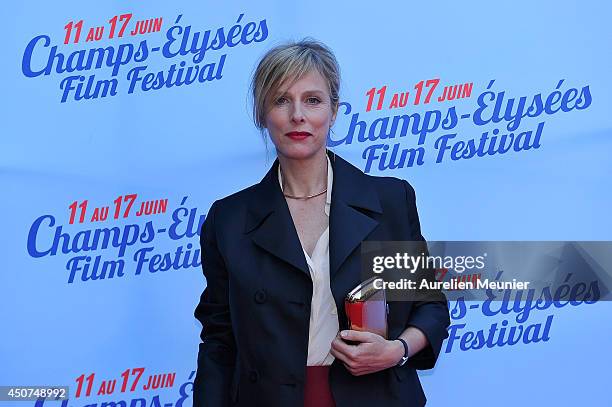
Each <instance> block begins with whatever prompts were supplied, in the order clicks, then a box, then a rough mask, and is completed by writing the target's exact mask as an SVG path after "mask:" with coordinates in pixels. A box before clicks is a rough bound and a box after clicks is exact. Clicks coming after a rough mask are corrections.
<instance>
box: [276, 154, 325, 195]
mask: <svg viewBox="0 0 612 407" xmlns="http://www.w3.org/2000/svg"><path fill="white" fill-rule="evenodd" d="M278 161H279V164H280V168H281V173H282V179H283V192H284V193H285V194H287V195H293V196H309V195H314V194H318V193H320V192H321V191H323V190H325V188H327V154H326V150H323V154H316V155H315V156H313V157H312V158H309V159H306V160H294V159H290V158H286V157H283V156H280V155H279V157H278Z"/></svg>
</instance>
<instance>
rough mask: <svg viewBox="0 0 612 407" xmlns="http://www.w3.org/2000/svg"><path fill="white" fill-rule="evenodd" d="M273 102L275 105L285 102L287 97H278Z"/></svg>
mask: <svg viewBox="0 0 612 407" xmlns="http://www.w3.org/2000/svg"><path fill="white" fill-rule="evenodd" d="M274 103H276V104H277V105H283V104H285V103H287V98H285V97H279V98H278V99H276V101H275V102H274Z"/></svg>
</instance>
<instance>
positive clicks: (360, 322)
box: [344, 277, 388, 339]
mask: <svg viewBox="0 0 612 407" xmlns="http://www.w3.org/2000/svg"><path fill="white" fill-rule="evenodd" d="M376 278H377V277H372V278H370V279H368V280H366V281H364V282H363V283H361V284H359V285H358V286H357V287H355V288H354V289H353V290H351V292H349V293H348V295H347V296H346V298H345V299H344V311H345V312H346V316H347V318H348V324H349V329H352V330H355V331H367V332H372V333H375V334H378V335H380V336H382V337H383V338H385V339H387V312H388V309H387V298H386V296H385V290H384V289H379V288H375V287H374V280H375V279H376Z"/></svg>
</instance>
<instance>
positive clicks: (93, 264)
mask: <svg viewBox="0 0 612 407" xmlns="http://www.w3.org/2000/svg"><path fill="white" fill-rule="evenodd" d="M4 8H5V11H4V13H3V16H4V18H3V24H2V25H1V26H0V27H1V28H0V30H1V32H2V39H3V41H2V54H3V63H2V64H1V65H0V72H1V73H2V76H1V80H2V83H3V86H2V89H3V91H2V94H1V96H0V97H1V99H2V109H1V113H0V117H1V118H2V120H0V129H1V131H0V187H1V190H2V199H0V216H1V219H2V223H1V224H2V234H1V240H2V245H1V246H0V247H1V250H2V262H3V266H2V271H1V272H0V316H1V318H0V321H1V322H2V329H1V332H2V335H1V336H0V386H32V385H38V386H68V387H69V398H68V400H65V401H44V402H43V401H23V402H18V401H16V399H12V400H11V399H8V398H7V399H6V400H5V401H0V406H4V405H19V406H21V405H23V406H25V405H32V406H34V405H36V406H37V407H42V406H43V405H44V406H60V405H61V406H63V407H81V406H111V405H112V406H120V405H122V406H160V407H161V406H164V407H171V406H176V407H181V406H191V404H192V384H193V379H194V376H195V368H196V356H197V350H198V344H199V342H200V338H199V333H200V330H201V326H200V325H199V323H198V322H197V321H196V320H195V319H194V317H193V311H194V308H195V306H196V305H197V302H198V300H199V296H200V294H201V292H202V290H203V289H204V287H205V286H206V281H205V279H204V277H203V275H202V272H201V260H200V248H199V227H200V225H201V224H202V222H203V221H204V219H205V218H206V213H207V211H208V209H209V207H210V205H211V203H212V202H213V201H214V200H216V199H219V198H221V197H224V196H226V195H228V194H230V193H233V192H235V191H237V190H240V189H242V188H245V187H247V186H249V185H251V184H253V183H256V182H258V181H259V180H260V179H261V178H262V177H263V175H264V174H265V172H266V171H267V169H268V168H269V166H270V165H271V164H272V162H273V161H274V158H275V152H274V150H273V148H272V146H271V143H269V142H268V143H265V141H264V140H263V138H262V136H261V134H259V132H258V131H257V130H256V129H255V127H254V125H253V123H252V120H251V116H250V104H249V99H248V86H249V82H250V76H251V74H252V71H253V69H254V68H255V64H256V62H257V60H258V58H259V57H261V56H262V55H263V53H264V52H265V51H266V50H268V49H270V48H271V47H272V46H274V45H277V44H279V43H282V42H285V41H287V40H298V39H302V38H304V37H313V38H315V39H317V40H320V41H322V42H324V43H326V44H327V45H329V46H330V47H331V48H332V49H333V50H334V52H335V53H336V56H337V58H338V61H339V63H340V66H341V70H342V87H341V105H340V109H339V112H338V119H337V121H336V124H335V126H334V128H333V131H332V133H331V134H330V136H329V140H328V144H329V148H330V149H331V150H333V151H335V152H336V153H337V154H339V155H340V156H342V157H344V158H346V159H347V160H349V161H350V162H352V163H353V164H354V165H356V166H357V167H359V168H360V169H362V170H363V171H364V172H366V173H368V174H372V175H384V176H393V177H398V178H402V179H406V180H408V181H409V182H410V183H411V184H412V185H413V186H414V188H415V190H416V193H417V203H418V208H419V213H420V218H421V224H422V229H423V234H424V236H425V238H426V239H428V240H438V241H444V240H516V241H519V240H521V241H524V240H536V241H537V240H548V241H555V240H573V241H577V240H612V216H611V215H610V207H611V203H612V199H611V198H612V188H611V187H612V183H611V182H610V176H611V175H612V161H611V160H610V154H611V153H612V114H611V113H612V96H611V95H612V81H611V80H610V73H611V72H612V54H611V53H610V39H611V38H612V29H611V28H610V24H609V16H610V15H611V13H612V7H611V6H610V5H609V3H608V2H605V1H582V2H578V1H555V2H553V1H542V2H533V1H523V0H519V1H514V2H510V3H507V4H497V3H495V4H493V3H491V2H488V1H474V2H454V1H440V2H424V1H423V2H404V1H395V2H387V1H379V2H375V3H363V4H359V3H355V2H329V1H318V0H313V1H308V2H293V3H291V2H290V3H287V2H280V1H259V2H227V3H219V2H210V1H204V2H202V1H189V2H177V3H171V2H167V1H151V2H145V3H142V2H110V1H108V2H96V3H95V4H94V3H88V2H77V1H63V2H59V3H58V2H23V3H20V2H13V3H10V4H6V5H5V7H4ZM564 282H565V285H564V288H563V289H567V290H571V289H574V287H575V284H573V282H572V278H571V274H570V275H568V276H566V280H565V281H564ZM539 294H540V293H535V296H537V295H539ZM449 305H450V308H451V311H452V315H451V316H452V325H451V327H450V328H449V332H450V334H451V336H450V338H449V339H448V340H447V341H446V342H445V343H444V346H443V348H442V353H441V357H440V359H439V361H438V364H437V366H436V367H435V369H433V370H429V371H423V372H419V374H420V376H421V381H422V383H423V387H424V389H425V393H426V394H427V397H428V405H431V406H448V405H451V404H452V405H474V406H483V405H490V404H495V405H497V406H514V405H517V404H518V403H521V404H525V405H555V406H574V405H592V406H600V405H605V400H609V391H608V390H607V386H608V384H607V383H608V381H609V379H608V376H609V375H608V373H609V372H610V366H612V353H611V352H610V350H609V345H610V336H611V335H612V316H611V315H612V307H611V306H610V304H609V303H605V302H603V301H598V300H597V298H593V297H591V298H590V299H589V300H584V301H571V302H570V301H555V302H548V303H547V304H546V306H541V307H534V306H533V304H529V303H528V304H526V305H525V304H524V303H523V304H522V305H520V304H519V305H516V304H508V302H507V301H506V302H504V301H501V302H499V303H498V305H497V306H494V307H488V308H487V309H486V311H485V310H484V307H478V306H476V307H466V306H465V304H463V303H459V302H456V301H454V300H453V301H450V304H449ZM252 335H257V332H253V333H252ZM475 337H482V338H485V339H486V344H485V342H483V343H482V345H484V346H472V345H473V338H475ZM113 403H116V404H113Z"/></svg>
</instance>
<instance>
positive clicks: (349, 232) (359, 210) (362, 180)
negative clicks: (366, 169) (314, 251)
mask: <svg viewBox="0 0 612 407" xmlns="http://www.w3.org/2000/svg"><path fill="white" fill-rule="evenodd" d="M330 160H331V162H332V167H333V169H334V185H333V189H332V202H331V208H330V218H329V228H330V230H329V232H330V234H329V236H330V240H329V262H330V264H329V266H330V267H329V268H330V270H329V273H330V281H332V280H333V279H334V277H335V276H336V275H337V274H338V272H339V271H340V269H341V266H342V264H343V263H344V261H345V260H346V259H347V257H348V256H349V255H350V254H351V253H352V252H353V251H354V250H355V249H357V248H358V246H359V245H360V244H361V242H362V241H364V240H365V238H366V237H367V236H368V235H369V234H370V232H372V230H374V228H375V227H376V226H377V225H378V221H377V220H375V219H373V218H372V217H370V216H369V215H368V212H375V213H382V208H381V206H380V200H379V198H378V191H377V190H376V189H375V187H374V186H373V185H372V183H371V182H370V179H369V178H368V177H367V176H365V175H364V174H363V173H362V172H361V171H360V170H359V169H357V168H355V167H354V166H353V165H351V164H350V163H348V162H347V161H345V160H344V159H342V158H340V157H338V156H336V155H335V154H334V155H332V156H330Z"/></svg>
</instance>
